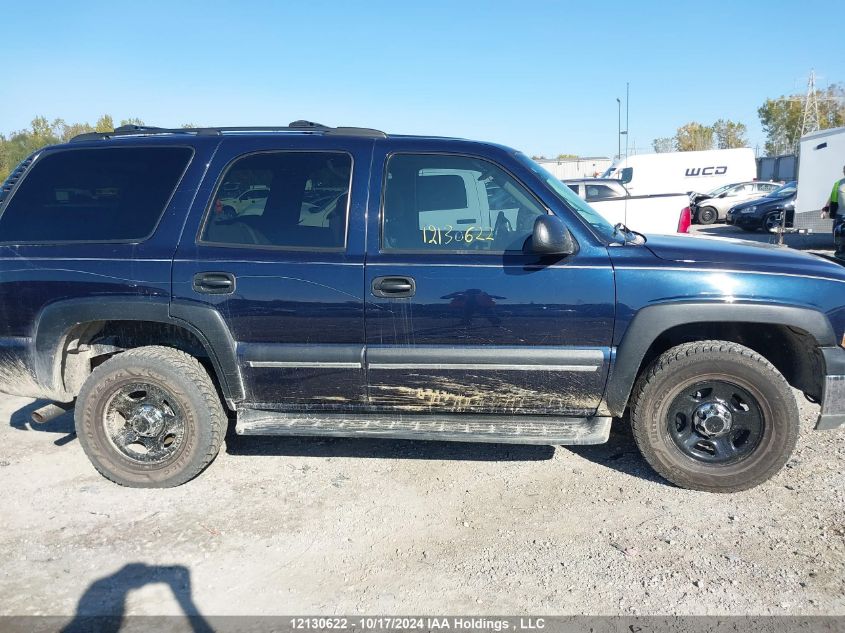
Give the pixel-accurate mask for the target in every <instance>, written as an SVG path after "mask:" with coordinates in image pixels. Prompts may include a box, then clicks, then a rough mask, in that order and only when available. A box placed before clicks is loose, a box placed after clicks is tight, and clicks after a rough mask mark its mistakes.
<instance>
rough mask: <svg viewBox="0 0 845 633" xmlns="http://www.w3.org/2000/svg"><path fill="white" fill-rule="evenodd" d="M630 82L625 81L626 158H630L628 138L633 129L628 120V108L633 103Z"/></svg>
mask: <svg viewBox="0 0 845 633" xmlns="http://www.w3.org/2000/svg"><path fill="white" fill-rule="evenodd" d="M629 86H630V84H629V83H628V82H627V81H626V82H625V159H626V160H627V159H628V139H629V138H631V135H630V134H629V132H630V131H631V126H630V124H629V122H628V109H629V106H630V105H631V101H630V90H629Z"/></svg>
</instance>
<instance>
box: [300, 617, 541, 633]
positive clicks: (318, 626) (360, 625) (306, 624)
mask: <svg viewBox="0 0 845 633" xmlns="http://www.w3.org/2000/svg"><path fill="white" fill-rule="evenodd" d="M545 626H546V622H545V619H544V618H529V617H518V618H481V617H461V616H456V617H435V616H425V617H422V616H421V617H390V616H384V617H378V616H377V617H373V616H371V617H366V616H365V617H361V616H358V617H351V618H348V617H339V616H333V617H295V618H291V619H290V627H291V629H292V630H297V631H307V630H312V631H314V630H320V631H325V630H326V629H338V630H345V629H351V630H357V631H367V630H371V631H417V630H419V631H438V630H447V631H451V630H455V631H491V632H494V633H499V632H500V631H539V630H542V629H544V628H545Z"/></svg>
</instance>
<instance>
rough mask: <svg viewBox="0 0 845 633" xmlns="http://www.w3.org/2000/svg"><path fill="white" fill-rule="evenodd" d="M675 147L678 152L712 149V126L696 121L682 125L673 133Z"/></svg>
mask: <svg viewBox="0 0 845 633" xmlns="http://www.w3.org/2000/svg"><path fill="white" fill-rule="evenodd" d="M675 149H677V150H678V151H679V152H693V151H698V150H704V149H713V126H712V125H702V124H701V123H698V122H696V121H692V122H690V123H687V124H686V125H682V126H681V127H679V128H678V131H677V132H676V133H675Z"/></svg>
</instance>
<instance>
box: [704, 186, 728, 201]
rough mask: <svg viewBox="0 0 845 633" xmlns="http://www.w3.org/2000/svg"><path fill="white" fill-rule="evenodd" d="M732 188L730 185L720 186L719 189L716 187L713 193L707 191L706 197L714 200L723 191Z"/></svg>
mask: <svg viewBox="0 0 845 633" xmlns="http://www.w3.org/2000/svg"><path fill="white" fill-rule="evenodd" d="M733 186H734V185H732V184H730V185H722V186H721V187H716V188H715V189H714V190H713V191H708V192H707V195H708V196H710V197H711V198H715V197H716V196H718V195H719V194H720V193H722V192H723V191H727V190H728V189H730V188H731V187H733Z"/></svg>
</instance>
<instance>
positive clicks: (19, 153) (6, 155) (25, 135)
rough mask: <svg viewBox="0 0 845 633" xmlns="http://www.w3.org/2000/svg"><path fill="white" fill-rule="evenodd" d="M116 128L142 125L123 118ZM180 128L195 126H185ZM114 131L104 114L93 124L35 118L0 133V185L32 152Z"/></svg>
mask: <svg viewBox="0 0 845 633" xmlns="http://www.w3.org/2000/svg"><path fill="white" fill-rule="evenodd" d="M118 125H144V122H143V121H142V120H141V119H138V118H130V119H122V120H121V121H120V123H119V124H118ZM181 127H196V126H195V125H193V124H192V123H185V124H184V125H182V126H181ZM114 128H115V125H114V119H113V118H112V117H111V115H109V114H104V115H103V116H101V117H100V118H99V119H97V121H96V123H94V124H93V125H91V124H90V123H67V122H66V121H64V119H54V120H53V121H48V120H47V119H46V118H45V117H43V116H37V117H35V118H34V119H33V120H32V123H30V127H29V128H27V129H24V130H18V131H16V132H12V133H11V134H9V135H8V136H6V135H4V134H0V182H2V181H4V180H6V178H7V176H8V175H9V173H11V171H12V170H13V169H14V168H15V167H16V166H17V165H18V163H20V162H21V161H22V160H24V159H26V157H27V156H29V155H30V154H32V153H33V152H35V151H37V150H39V149H41V148H42V147H44V146H46V145H55V144H56V143H66V142H67V141H69V140H70V139H72V138H73V137H74V136H78V135H79V134H85V133H87V132H111V131H113V130H114Z"/></svg>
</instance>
